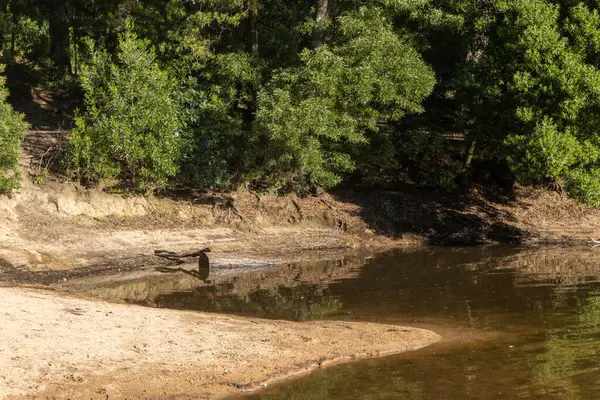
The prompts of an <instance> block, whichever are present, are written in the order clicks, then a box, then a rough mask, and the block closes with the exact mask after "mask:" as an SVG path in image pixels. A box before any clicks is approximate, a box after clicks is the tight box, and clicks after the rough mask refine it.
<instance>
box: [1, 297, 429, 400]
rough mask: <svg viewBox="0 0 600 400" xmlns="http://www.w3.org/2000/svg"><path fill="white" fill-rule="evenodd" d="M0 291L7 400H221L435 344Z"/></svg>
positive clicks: (378, 328) (395, 329)
mask: <svg viewBox="0 0 600 400" xmlns="http://www.w3.org/2000/svg"><path fill="white" fill-rule="evenodd" d="M0 293H1V294H2V297H3V300H4V303H5V305H7V307H6V310H7V311H6V312H5V313H4V315H3V316H2V317H0V318H1V319H3V320H4V321H3V326H4V333H3V336H4V340H3V343H2V344H0V360H2V362H1V363H0V365H2V366H4V368H2V370H0V376H2V378H1V379H0V389H1V390H0V392H3V393H5V394H6V395H5V397H4V398H7V399H25V398H27V399H32V398H33V399H37V398H40V399H42V398H47V397H51V396H58V397H56V398H66V397H69V398H74V399H78V398H90V397H91V398H93V397H94V396H96V397H97V396H98V395H107V396H110V398H111V399H121V398H142V397H147V396H152V397H155V398H161V397H162V396H164V397H165V398H166V397H168V395H173V394H178V393H180V394H182V395H183V394H186V395H188V396H198V397H195V398H207V399H209V398H222V397H225V396H229V395H236V394H238V395H239V394H245V393H248V390H249V389H253V390H256V389H259V388H261V387H263V385H264V384H265V383H266V384H267V385H270V384H273V383H275V382H277V383H279V382H282V381H284V380H287V379H291V378H295V377H298V376H300V375H303V374H307V373H310V372H311V371H313V370H315V369H317V368H322V367H327V366H331V365H335V364H339V363H344V362H350V361H353V360H358V359H363V358H369V357H381V356H385V355H391V354H396V353H400V352H403V351H409V350H414V349H417V348H422V347H424V346H427V345H429V344H432V343H435V342H437V341H438V340H440V339H441V338H440V336H438V335H437V334H435V333H433V332H431V331H428V330H424V329H417V328H408V327H400V326H395V325H383V324H375V323H367V322H346V321H314V322H302V323H297V322H288V321H281V320H262V319H258V318H243V317H234V316H227V315H217V314H209V313H201V312H187V311H176V310H166V309H149V308H144V307H139V306H135V305H121V304H111V303H106V302H100V301H89V300H82V299H77V298H73V297H67V296H64V294H61V295H56V294H53V293H48V292H46V293H43V292H40V291H39V290H31V289H22V288H0ZM57 321H60V322H57ZM142 321H143V324H142V323H141V322H142ZM17 327H19V328H18V329H16V328H17ZM149 374H150V375H149ZM147 376H152V377H153V380H152V381H151V382H149V381H148V380H147V379H145V380H144V379H143V378H144V377H147Z"/></svg>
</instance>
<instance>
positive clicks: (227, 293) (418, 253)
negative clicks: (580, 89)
mask: <svg viewBox="0 0 600 400" xmlns="http://www.w3.org/2000/svg"><path fill="white" fill-rule="evenodd" d="M195 269H197V267H196V266H194V265H192V264H190V265H184V266H181V267H179V266H178V267H176V268H161V269H152V270H147V271H145V273H141V274H140V273H139V271H133V272H132V271H124V272H123V273H120V274H109V275H103V276H85V277H81V278H78V277H76V276H70V277H69V279H68V280H67V281H64V282H63V283H58V284H53V287H54V288H55V289H57V290H61V291H62V290H67V291H69V292H72V293H79V294H81V295H84V296H85V297H93V298H101V299H106V300H112V301H120V302H127V303H135V304H141V305H146V306H150V307H158V308H173V309H186V310H199V311H208V312H216V313H226V314H236V315H244V316H253V317H262V318H273V319H288V320H294V321H304V320H318V319H334V320H353V321H370V322H382V323H391V324H399V325H408V326H415V327H421V328H427V329H431V330H434V331H436V332H438V333H440V334H441V335H442V336H443V337H444V340H442V341H441V342H440V343H438V344H435V345H433V346H430V347H427V348H425V349H422V350H419V351H416V352H409V353H406V354H402V355H398V356H392V357H386V358H383V359H375V360H366V361H360V362H357V363H353V364H347V365H341V366H336V367H331V368H327V369H324V370H320V371H317V372H315V373H313V374H311V375H310V376H307V377H305V378H301V379H298V380H295V381H292V382H289V383H285V384H281V385H277V386H274V387H273V388H269V389H268V390H265V391H262V392H259V393H254V394H251V395H249V397H248V398H250V399H384V398H385V399H388V398H390V399H391V398H393V399H506V398H536V399H564V398H569V399H592V398H600V252H597V251H590V250H589V249H588V248H560V247H556V248H539V249H523V248H511V247H483V248H440V247H428V248H421V249H415V250H411V251H389V252H385V253H381V254H377V255H368V254H356V253H353V254H350V255H347V256H345V257H340V258H339V259H335V260H327V261H311V262H302V263H294V264H285V265H281V266H272V267H270V266H265V265H256V266H247V267H246V268H243V269H240V268H237V267H236V268H234V267H231V266H228V265H226V264H223V265H216V266H215V268H214V270H212V271H211V273H210V274H209V276H208V280H206V276H205V274H200V275H199V274H197V273H195V272H196V271H195ZM58 281H59V282H60V280H58ZM232 399H233V398H232ZM235 399H240V397H235Z"/></svg>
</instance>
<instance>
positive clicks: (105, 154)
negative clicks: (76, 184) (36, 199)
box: [0, 0, 600, 206]
mask: <svg viewBox="0 0 600 400" xmlns="http://www.w3.org/2000/svg"><path fill="white" fill-rule="evenodd" d="M599 8H600V3H599V2H597V1H592V0H585V1H578V0H297V1H281V0H103V1H98V0H96V1H92V0H0V51H1V54H2V55H1V59H0V64H2V65H3V67H2V71H3V72H2V75H0V191H3V192H9V191H11V190H14V189H16V188H18V184H19V165H18V163H19V152H20V144H21V141H22V140H23V138H24V135H25V132H26V130H27V129H28V123H27V122H26V118H27V117H28V116H26V115H24V114H23V113H22V112H19V111H22V110H20V109H19V107H18V104H21V103H22V101H23V98H24V97H27V96H28V95H29V93H30V92H31V91H32V90H34V89H36V90H43V91H44V92H45V93H49V95H51V96H52V97H53V98H55V99H61V101H63V103H64V104H69V105H72V106H71V108H72V110H71V111H72V112H73V118H72V121H71V123H70V126H68V127H66V128H68V130H69V131H70V135H69V138H68V143H67V144H66V145H65V146H64V148H62V149H61V153H60V157H59V159H60V160H59V162H58V163H57V167H56V168H57V169H58V170H59V173H60V174H62V175H63V176H64V177H66V178H67V179H72V180H75V181H81V182H83V183H85V184H86V185H92V186H93V185H99V184H102V183H105V182H112V183H113V184H117V183H118V184H119V185H123V186H124V187H127V188H128V189H129V190H133V191H141V192H144V193H148V192H154V191H161V190H165V189H169V188H177V187H185V188H196V189H223V190H227V189H235V188H237V187H239V186H240V185H247V186H248V187H251V188H252V189H253V190H257V191H269V192H277V193H290V192H295V193H298V194H310V193H316V192H318V191H320V190H327V189H330V188H333V187H336V186H338V185H342V184H356V183H361V184H369V185H379V186H386V187H389V186H392V187H393V186H394V185H399V184H405V183H409V184H411V185H415V186H418V187H424V188H435V189H436V190H442V191H456V190H461V189H463V188H466V187H469V186H470V185H473V184H483V185H491V186H497V187H500V188H503V189H510V188H511V187H512V185H513V184H514V183H515V182H519V183H521V184H525V185H527V184H535V185H544V186H545V187H548V188H550V189H552V190H558V191H561V192H562V191H565V192H566V193H568V194H569V195H570V196H573V197H575V198H577V199H578V200H580V201H581V202H584V203H588V204H592V205H596V206H599V205H600V134H599V133H598V127H600V69H599V67H600V13H599ZM32 77H34V78H35V79H33V78H32ZM23 88H25V89H26V90H24V89H23Z"/></svg>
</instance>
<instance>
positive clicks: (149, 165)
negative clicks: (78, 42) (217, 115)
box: [71, 33, 181, 189]
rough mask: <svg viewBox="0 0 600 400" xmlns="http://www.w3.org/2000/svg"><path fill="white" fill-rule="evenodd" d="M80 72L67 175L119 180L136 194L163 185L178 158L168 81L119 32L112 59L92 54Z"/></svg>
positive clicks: (136, 43) (144, 50)
mask: <svg viewBox="0 0 600 400" xmlns="http://www.w3.org/2000/svg"><path fill="white" fill-rule="evenodd" d="M90 47H92V56H91V60H90V62H89V64H88V65H87V66H86V67H85V68H84V69H83V70H82V72H81V86H82V87H83V90H84V92H85V105H86V111H85V113H84V114H82V115H79V116H77V117H76V118H75V122H76V127H75V129H74V130H73V135H72V137H71V146H72V151H71V157H72V159H71V165H72V169H73V173H74V174H75V175H77V176H78V177H80V178H84V179H87V180H92V181H93V180H98V179H114V178H121V179H126V180H129V181H131V183H132V184H133V185H134V186H136V187H139V188H141V189H148V188H149V187H152V186H163V185H165V184H166V182H167V180H168V178H170V177H173V176H175V174H176V173H177V162H178V160H179V157H180V140H181V139H180V134H181V130H180V122H179V117H178V104H177V102H176V101H175V100H174V98H173V96H172V94H171V93H172V90H173V87H174V85H173V82H172V80H171V79H170V78H169V76H168V74H167V73H166V72H165V71H162V70H161V69H160V68H159V67H158V65H157V63H156V61H155V57H154V54H153V52H152V51H151V50H149V49H148V45H147V43H146V42H144V41H140V40H138V39H137V38H136V37H135V35H133V34H131V33H125V34H123V35H122V36H121V39H120V41H119V50H118V54H117V59H116V60H115V61H112V60H111V57H110V56H109V55H108V54H107V53H106V51H95V50H93V46H90Z"/></svg>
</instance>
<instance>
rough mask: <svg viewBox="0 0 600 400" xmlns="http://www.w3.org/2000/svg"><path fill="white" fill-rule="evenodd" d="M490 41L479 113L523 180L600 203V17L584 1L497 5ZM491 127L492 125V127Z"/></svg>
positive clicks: (476, 76) (475, 86) (477, 97)
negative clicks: (598, 40) (599, 55)
mask: <svg viewBox="0 0 600 400" xmlns="http://www.w3.org/2000/svg"><path fill="white" fill-rule="evenodd" d="M493 12H494V18H493V21H495V22H494V23H492V24H491V25H490V26H489V43H488V45H487V47H486V49H485V52H484V53H483V55H482V57H481V59H480V60H479V61H478V62H477V63H476V64H475V63H473V64H472V71H473V75H472V76H471V81H470V82H469V84H470V87H468V88H467V89H468V90H471V93H474V95H473V97H472V98H473V99H474V102H473V103H472V104H473V105H474V107H473V108H472V109H471V111H472V112H473V115H474V116H475V117H476V118H478V119H479V120H480V121H481V124H480V125H481V126H486V127H487V132H488V134H489V135H490V137H492V138H496V141H495V142H493V141H492V142H490V143H498V142H501V143H502V142H503V146H498V147H499V148H501V149H503V151H504V154H505V155H506V156H507V158H508V160H509V162H510V165H511V167H512V169H513V171H514V172H515V173H516V174H517V176H518V178H519V179H521V180H522V181H523V182H526V183H527V182H542V183H543V182H547V183H552V184H553V185H555V186H557V187H564V188H566V189H567V190H568V191H569V193H571V194H573V195H575V196H577V197H578V198H580V199H581V200H584V201H587V202H591V203H593V204H596V205H600V183H597V182H598V180H597V177H598V172H599V170H598V166H599V162H600V147H599V145H600V136H599V135H598V130H597V127H598V124H599V122H600V113H599V111H600V70H599V69H598V65H597V63H596V60H597V50H596V48H597V43H596V41H595V38H596V37H597V36H596V35H598V34H599V33H600V23H599V22H600V19H599V17H598V10H597V6H594V8H590V7H588V6H587V5H586V4H585V3H584V2H580V3H573V2H571V1H559V2H551V1H546V0H523V1H519V2H509V1H495V3H494V10H493ZM484 123H485V125H484Z"/></svg>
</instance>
